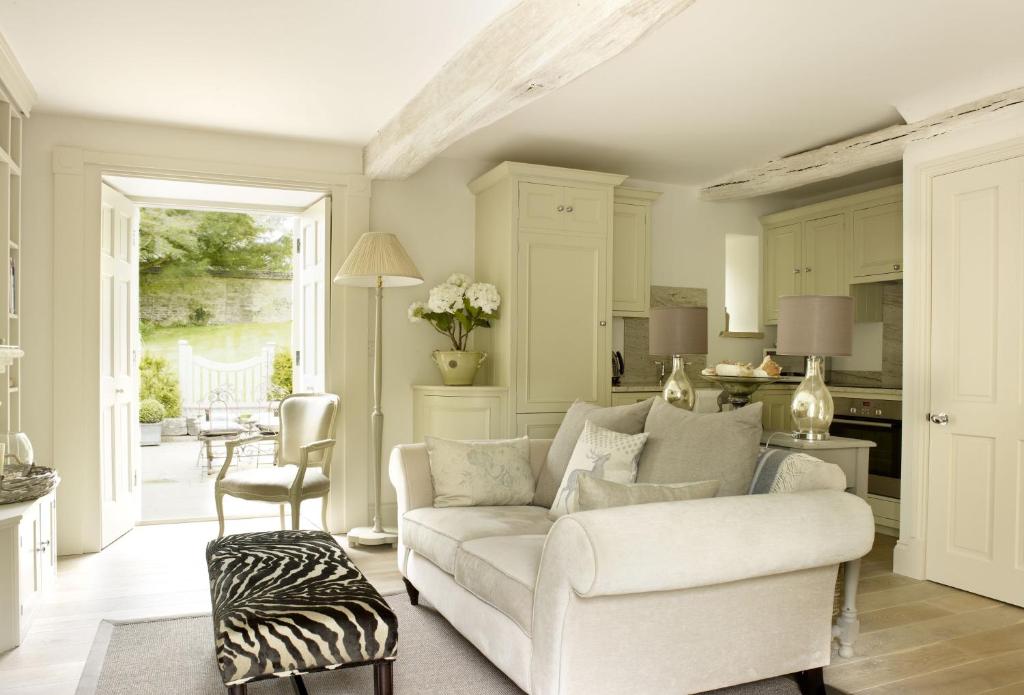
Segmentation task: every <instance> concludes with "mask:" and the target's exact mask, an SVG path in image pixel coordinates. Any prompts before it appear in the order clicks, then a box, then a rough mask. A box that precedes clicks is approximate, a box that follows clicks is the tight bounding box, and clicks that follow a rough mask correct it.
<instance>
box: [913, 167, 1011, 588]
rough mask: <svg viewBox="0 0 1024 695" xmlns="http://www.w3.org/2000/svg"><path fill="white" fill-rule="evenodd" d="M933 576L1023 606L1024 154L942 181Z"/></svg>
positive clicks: (936, 243)
mask: <svg viewBox="0 0 1024 695" xmlns="http://www.w3.org/2000/svg"><path fill="white" fill-rule="evenodd" d="M932 193H933V195H932V210H931V218H932V295H933V296H932V343H931V350H932V372H931V394H932V402H931V410H932V412H933V413H939V412H944V413H948V416H949V424H948V425H947V426H940V425H937V424H933V425H931V434H930V442H929V446H930V457H929V466H930V468H929V475H928V479H929V489H928V534H927V536H928V541H927V544H928V549H927V568H926V571H927V576H928V578H929V579H934V580H936V581H939V582H942V583H944V584H951V585H953V586H957V587H960V588H962V589H966V590H968V591H973V592H975V593H980V594H984V595H986V596H991V597H993V598H997V599H999V600H1002V601H1007V602H1010V603H1015V604H1017V605H1024V562H1022V561H1021V559H1022V556H1024V550H1022V548H1024V540H1022V535H1024V529H1022V524H1021V520H1022V519H1024V494H1022V493H1021V489H1022V488H1021V486H1022V478H1021V474H1022V470H1021V442H1022V441H1024V405H1022V399H1021V379H1022V375H1021V350H1022V335H1024V299H1022V296H1024V283H1022V281H1021V272H1020V268H1021V267H1024V266H1022V264H1024V216H1022V208H1024V160H1022V159H1011V160H1005V161H1002V162H997V163H993V164H987V165H984V166H979V167H976V168H973V169H967V170H964V171H959V172H956V173H952V174H947V175H945V176H940V177H937V178H936V179H934V181H933V184H932Z"/></svg>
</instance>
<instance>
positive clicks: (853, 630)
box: [761, 432, 875, 657]
mask: <svg viewBox="0 0 1024 695" xmlns="http://www.w3.org/2000/svg"><path fill="white" fill-rule="evenodd" d="M761 443H762V444H767V445H769V446H773V447H777V448H780V449H794V450H798V451H805V452H807V453H808V454H810V455H811V456H814V457H816V458H819V459H821V460H822V461H828V462H829V463H834V464H836V465H837V466H839V467H840V468H842V469H843V473H845V474H846V485H847V487H846V491H847V492H851V493H853V494H855V495H857V496H858V497H860V498H861V499H862V500H864V501H867V496H868V454H869V453H870V450H871V448H872V447H873V446H875V443H874V442H869V441H865V440H863V439H849V438H847V437H832V438H831V439H826V440H823V441H820V442H809V441H806V440H803V439H796V438H794V437H793V435H791V434H790V433H788V432H765V433H764V434H763V435H761ZM843 572H844V574H843V608H842V610H841V611H840V613H839V618H838V619H837V620H836V624H835V625H833V626H832V636H833V637H835V638H837V639H838V640H839V656H842V657H851V656H853V643H854V642H855V641H856V640H857V635H858V634H859V633H860V619H859V618H858V617H857V582H858V581H859V580H860V560H859V559H858V560H851V561H850V562H846V563H843Z"/></svg>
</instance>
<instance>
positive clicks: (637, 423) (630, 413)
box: [533, 398, 655, 507]
mask: <svg viewBox="0 0 1024 695" xmlns="http://www.w3.org/2000/svg"><path fill="white" fill-rule="evenodd" d="M654 400H655V399H653V398H648V399H647V400H646V401H640V402H639V403H630V404H629V405H616V406H612V407H610V408H604V407H601V406H599V405H594V404H593V403H584V402H583V401H576V402H575V403H573V404H572V406H571V407H570V408H569V411H568V412H567V413H566V414H565V418H563V419H562V424H561V426H559V428H558V432H556V433H555V438H554V440H553V441H552V442H551V448H550V449H548V457H547V460H546V461H545V462H544V465H543V467H541V469H540V475H539V476H538V477H537V489H536V491H535V492H534V493H533V503H534V504H536V505H538V506H541V507H550V506H551V505H552V504H554V502H555V494H556V493H557V492H558V486H559V485H561V484H562V478H563V477H564V476H565V469H566V468H567V467H568V466H569V459H570V458H571V457H572V450H573V449H575V448H576V441H577V440H578V439H579V438H580V435H581V434H583V426H584V425H585V424H586V422H587V420H590V421H591V422H593V423H594V424H595V425H599V426H600V427H604V428H605V429H609V430H612V431H614V432H622V433H623V434H640V433H641V432H643V431H644V422H645V421H646V420H647V413H648V412H650V410H651V403H652V402H653V401H654Z"/></svg>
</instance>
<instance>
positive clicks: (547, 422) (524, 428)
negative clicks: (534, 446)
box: [516, 413, 565, 439]
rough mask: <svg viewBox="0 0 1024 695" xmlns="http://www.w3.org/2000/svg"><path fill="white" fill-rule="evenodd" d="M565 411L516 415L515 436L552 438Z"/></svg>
mask: <svg viewBox="0 0 1024 695" xmlns="http://www.w3.org/2000/svg"><path fill="white" fill-rule="evenodd" d="M564 417H565V413H526V414H525V415H517V416H516V436H517V437H529V438H530V439H554V436H555V432H557V431H558V428H559V427H560V426H561V424H562V419H563V418H564Z"/></svg>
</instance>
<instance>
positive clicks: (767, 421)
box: [750, 384, 796, 432]
mask: <svg viewBox="0 0 1024 695" xmlns="http://www.w3.org/2000/svg"><path fill="white" fill-rule="evenodd" d="M794 390H796V384H771V385H769V386H762V387H761V388H759V389H758V390H757V392H755V393H754V395H753V397H752V398H751V399H750V400H751V402H754V403H761V404H762V407H763V410H762V411H761V429H763V430H764V431H765V432H792V431H793V417H792V415H791V414H790V404H791V403H792V401H793V391H794Z"/></svg>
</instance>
